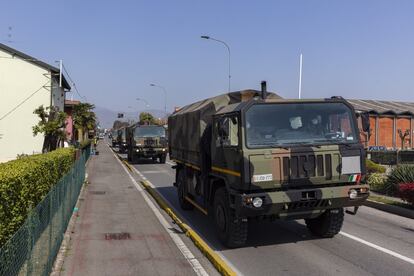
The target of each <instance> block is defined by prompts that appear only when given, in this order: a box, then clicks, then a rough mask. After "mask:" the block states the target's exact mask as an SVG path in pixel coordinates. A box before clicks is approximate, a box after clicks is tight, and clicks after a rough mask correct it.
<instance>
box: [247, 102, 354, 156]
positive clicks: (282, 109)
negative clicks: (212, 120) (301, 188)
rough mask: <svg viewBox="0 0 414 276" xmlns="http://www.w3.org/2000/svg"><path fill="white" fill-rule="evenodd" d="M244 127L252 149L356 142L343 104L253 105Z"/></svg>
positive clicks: (350, 120)
mask: <svg viewBox="0 0 414 276" xmlns="http://www.w3.org/2000/svg"><path fill="white" fill-rule="evenodd" d="M245 129H246V141H247V146H248V147H251V148H255V147H268V146H276V147H277V146H282V145H300V144H309V145H315V144H316V145H321V144H333V143H355V142H358V137H357V136H356V133H357V132H356V131H355V126H354V120H353V119H352V110H351V109H350V108H349V107H348V106H346V105H345V104H343V103H283V104H257V105H253V106H252V107H251V108H250V109H249V110H248V111H247V112H246V126H245Z"/></svg>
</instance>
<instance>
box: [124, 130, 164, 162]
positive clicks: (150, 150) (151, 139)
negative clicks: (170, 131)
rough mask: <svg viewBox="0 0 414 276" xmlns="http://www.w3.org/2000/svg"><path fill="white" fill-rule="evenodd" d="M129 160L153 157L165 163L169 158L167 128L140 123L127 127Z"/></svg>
mask: <svg viewBox="0 0 414 276" xmlns="http://www.w3.org/2000/svg"><path fill="white" fill-rule="evenodd" d="M127 153H128V161H130V162H136V161H137V160H139V159H143V158H147V159H148V158H151V159H152V160H153V161H154V162H155V161H157V160H159V162H160V163H165V161H166V159H167V153H168V148H167V139H166V137H165V129H164V127H163V126H158V125H140V124H139V123H137V124H134V125H131V126H129V127H128V128H127Z"/></svg>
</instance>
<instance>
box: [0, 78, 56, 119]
mask: <svg viewBox="0 0 414 276" xmlns="http://www.w3.org/2000/svg"><path fill="white" fill-rule="evenodd" d="M47 84H49V81H47V82H46V83H45V84H44V85H42V86H41V87H39V89H37V90H36V91H35V92H33V93H32V94H30V96H28V97H27V98H26V99H24V100H23V101H22V102H20V103H19V104H18V105H16V106H15V107H13V108H12V109H11V110H10V111H9V112H7V113H6V114H4V115H3V116H2V117H1V118H0V121H1V120H3V119H4V118H6V117H7V116H9V115H10V114H11V113H13V112H14V111H15V110H16V109H18V108H19V107H20V106H21V105H23V104H24V103H25V102H27V101H28V100H29V99H30V98H31V97H33V96H34V95H35V94H36V93H38V92H39V91H40V90H42V88H44V87H45V86H46V85H47Z"/></svg>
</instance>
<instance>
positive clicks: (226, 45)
mask: <svg viewBox="0 0 414 276" xmlns="http://www.w3.org/2000/svg"><path fill="white" fill-rule="evenodd" d="M201 38H203V39H210V40H214V41H216V42H219V43H221V44H223V45H224V46H225V47H226V48H227V51H228V53H229V92H230V82H231V81H230V79H231V73H230V69H231V67H230V60H231V52H230V46H229V45H228V44H227V43H226V42H224V41H222V40H219V39H216V38H213V37H210V36H207V35H202V36H201Z"/></svg>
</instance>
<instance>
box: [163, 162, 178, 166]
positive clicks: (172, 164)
mask: <svg viewBox="0 0 414 276" xmlns="http://www.w3.org/2000/svg"><path fill="white" fill-rule="evenodd" d="M165 163H167V164H168V165H171V166H175V165H177V164H175V163H173V162H171V161H166V162H165Z"/></svg>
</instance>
